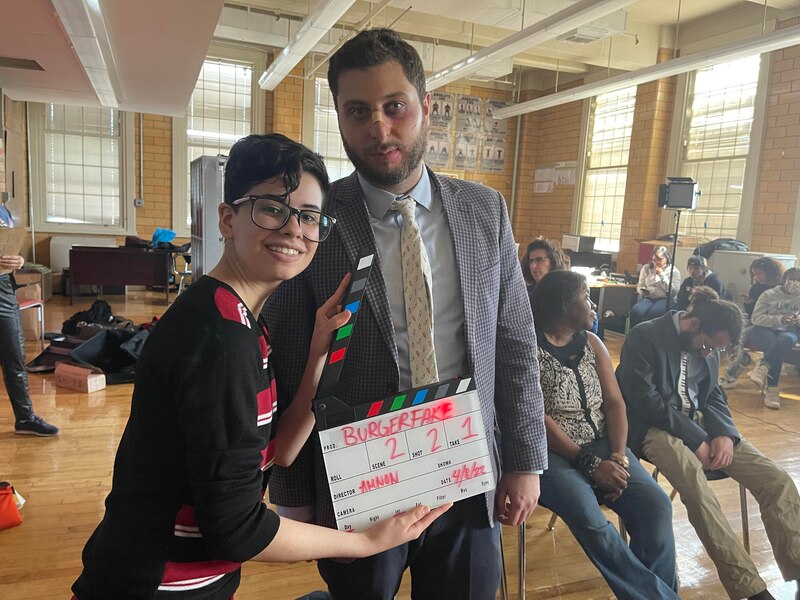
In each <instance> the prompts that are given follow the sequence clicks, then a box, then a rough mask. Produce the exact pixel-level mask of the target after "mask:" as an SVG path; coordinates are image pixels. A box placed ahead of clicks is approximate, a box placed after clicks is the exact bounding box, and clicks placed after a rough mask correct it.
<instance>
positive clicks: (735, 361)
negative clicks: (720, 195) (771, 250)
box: [720, 256, 785, 389]
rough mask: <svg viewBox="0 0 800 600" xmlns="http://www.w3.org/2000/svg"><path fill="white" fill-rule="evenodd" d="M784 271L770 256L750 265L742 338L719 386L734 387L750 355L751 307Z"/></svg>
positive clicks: (774, 283) (781, 276) (776, 282)
mask: <svg viewBox="0 0 800 600" xmlns="http://www.w3.org/2000/svg"><path fill="white" fill-rule="evenodd" d="M784 271H785V267H784V266H783V265H782V264H781V263H780V262H778V261H777V260H775V259H774V258H772V257H770V256H762V257H761V258H757V259H755V260H754V261H753V262H752V264H751V265H750V279H751V281H752V283H753V285H752V286H750V291H749V292H748V294H747V296H745V297H744V298H743V300H742V306H743V307H744V312H745V327H744V329H742V338H741V340H740V342H739V344H738V346H736V353H735V354H734V356H733V357H732V358H731V359H730V361H729V363H728V368H727V370H726V371H725V375H723V376H722V379H721V380H720V386H722V388H723V389H730V388H732V387H735V386H736V380H737V379H738V378H739V375H740V374H741V373H742V370H743V369H744V368H745V367H746V366H747V365H748V364H749V362H750V360H749V359H750V357H749V355H747V346H748V345H749V343H750V332H751V331H752V330H753V325H752V317H753V309H754V308H755V306H756V302H758V299H759V298H760V297H761V294H763V293H764V292H766V291H767V290H771V289H772V288H774V287H775V286H777V285H780V284H781V280H782V279H783V273H784Z"/></svg>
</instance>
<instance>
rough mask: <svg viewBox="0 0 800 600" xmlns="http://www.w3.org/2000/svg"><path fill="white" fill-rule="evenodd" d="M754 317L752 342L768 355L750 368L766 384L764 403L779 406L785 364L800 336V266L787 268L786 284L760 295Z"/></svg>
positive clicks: (763, 384) (758, 379) (755, 378)
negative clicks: (779, 387) (780, 382)
mask: <svg viewBox="0 0 800 600" xmlns="http://www.w3.org/2000/svg"><path fill="white" fill-rule="evenodd" d="M752 321H753V325H754V327H753V329H752V330H751V331H750V345H751V346H753V347H754V348H755V349H756V350H761V351H762V352H763V353H764V358H763V359H762V361H761V364H759V365H758V366H757V367H756V368H755V369H753V370H752V371H750V379H752V380H753V381H754V382H755V383H756V384H757V385H759V386H760V387H762V388H766V394H765V396H764V406H766V407H767V408H774V409H779V408H780V407H781V400H780V391H779V389H778V383H779V380H780V376H781V367H782V366H783V363H784V361H785V360H786V358H787V357H788V355H789V353H790V352H791V351H792V348H794V346H795V344H797V341H798V339H800V269H797V268H794V267H793V268H791V269H787V270H786V272H785V273H784V274H783V282H782V285H779V286H776V287H774V288H772V289H771V290H767V291H766V292H764V293H763V294H761V296H759V298H758V301H757V302H756V306H755V308H754V309H753V317H752Z"/></svg>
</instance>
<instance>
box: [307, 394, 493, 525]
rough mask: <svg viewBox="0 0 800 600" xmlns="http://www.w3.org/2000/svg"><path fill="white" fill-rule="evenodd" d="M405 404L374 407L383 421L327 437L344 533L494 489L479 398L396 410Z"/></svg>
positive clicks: (344, 427) (437, 401)
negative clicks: (411, 510) (403, 513)
mask: <svg viewBox="0 0 800 600" xmlns="http://www.w3.org/2000/svg"><path fill="white" fill-rule="evenodd" d="M464 382H468V380H464ZM464 382H462V383H464ZM463 387H464V388H466V385H464V386H463ZM430 391H435V390H430ZM425 392H426V390H421V391H419V392H417V394H422V393H425ZM403 400H404V397H403V396H397V397H396V398H394V402H392V401H384V403H385V404H384V403H375V404H374V406H376V407H378V408H376V409H375V411H374V412H375V413H380V414H376V415H375V416H371V417H368V418H365V419H362V420H359V421H355V422H353V423H349V424H346V425H342V426H338V427H333V428H331V429H327V430H324V431H320V442H321V444H322V452H323V456H324V458H325V467H326V469H327V473H328V482H329V484H330V490H331V498H332V500H333V507H334V512H335V515H336V522H337V526H338V528H339V529H341V530H355V531H360V530H363V529H366V528H367V527H369V526H370V525H372V524H373V523H375V522H377V521H378V520H380V519H383V518H386V517H391V516H393V515H396V514H398V513H401V512H404V511H406V510H408V509H410V508H413V507H414V506H417V505H420V504H426V505H428V506H431V507H434V506H439V505H441V504H444V503H445V502H456V501H458V500H463V499H465V498H469V497H471V496H475V495H476V494H482V493H485V492H487V491H489V490H491V489H493V488H494V485H495V476H494V472H493V469H492V462H491V458H490V455H489V448H488V444H487V442H486V434H485V431H484V427H483V420H482V418H481V412H480V405H479V402H478V395H477V392H475V391H474V390H471V391H467V392H463V393H457V394H454V395H450V396H448V397H443V398H438V399H434V400H430V401H425V402H424V403H421V402H420V403H419V404H418V405H412V406H408V407H406V408H401V409H399V410H390V409H391V407H392V406H402V405H404V404H405V405H406V406H407V404H408V402H404V401H403ZM414 400H416V398H415V399H414ZM387 409H389V410H388V412H385V411H386V410H387Z"/></svg>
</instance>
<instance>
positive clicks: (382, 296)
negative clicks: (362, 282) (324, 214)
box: [334, 173, 397, 363]
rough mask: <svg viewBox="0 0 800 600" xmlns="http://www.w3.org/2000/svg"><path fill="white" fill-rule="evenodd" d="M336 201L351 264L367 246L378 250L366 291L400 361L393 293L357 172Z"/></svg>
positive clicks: (343, 183) (389, 346)
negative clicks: (385, 274) (386, 276)
mask: <svg viewBox="0 0 800 600" xmlns="http://www.w3.org/2000/svg"><path fill="white" fill-rule="evenodd" d="M334 193H335V196H336V197H335V198H334V200H335V202H336V215H335V216H336V219H337V223H336V227H337V229H338V230H339V234H340V238H341V240H342V245H343V246H344V248H345V252H346V253H347V258H348V259H349V260H350V264H351V265H355V264H356V259H357V258H358V253H359V251H360V250H361V249H363V248H369V249H370V250H371V251H373V252H374V253H375V260H376V261H377V262H376V265H375V266H374V268H373V269H374V270H373V276H372V277H370V279H369V284H368V285H367V289H366V290H365V295H366V297H367V302H368V303H369V305H370V307H371V308H372V312H373V313H374V314H375V319H376V320H377V322H378V328H379V329H380V331H381V334H382V335H383V339H384V341H385V342H386V346H387V347H388V348H389V351H390V352H391V353H392V356H393V357H394V361H395V363H396V362H397V345H396V344H395V341H394V326H393V325H392V314H391V309H390V307H389V296H388V294H387V292H386V282H385V281H384V279H383V271H382V270H381V266H380V253H379V252H378V251H377V250H376V248H375V235H374V234H373V232H372V226H371V225H370V216H369V212H368V211H367V206H366V203H365V201H364V196H363V193H362V192H361V186H360V185H359V183H358V177H357V175H356V174H355V173H353V174H352V175H350V176H349V177H348V178H347V179H345V180H344V181H343V182H342V183H341V186H340V187H339V188H338V189H337V190H336V191H335V192H334Z"/></svg>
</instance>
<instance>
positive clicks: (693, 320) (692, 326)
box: [686, 317, 700, 331]
mask: <svg viewBox="0 0 800 600" xmlns="http://www.w3.org/2000/svg"><path fill="white" fill-rule="evenodd" d="M686 323H687V324H688V325H689V331H700V319H698V318H697V317H690V318H688V319H686Z"/></svg>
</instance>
